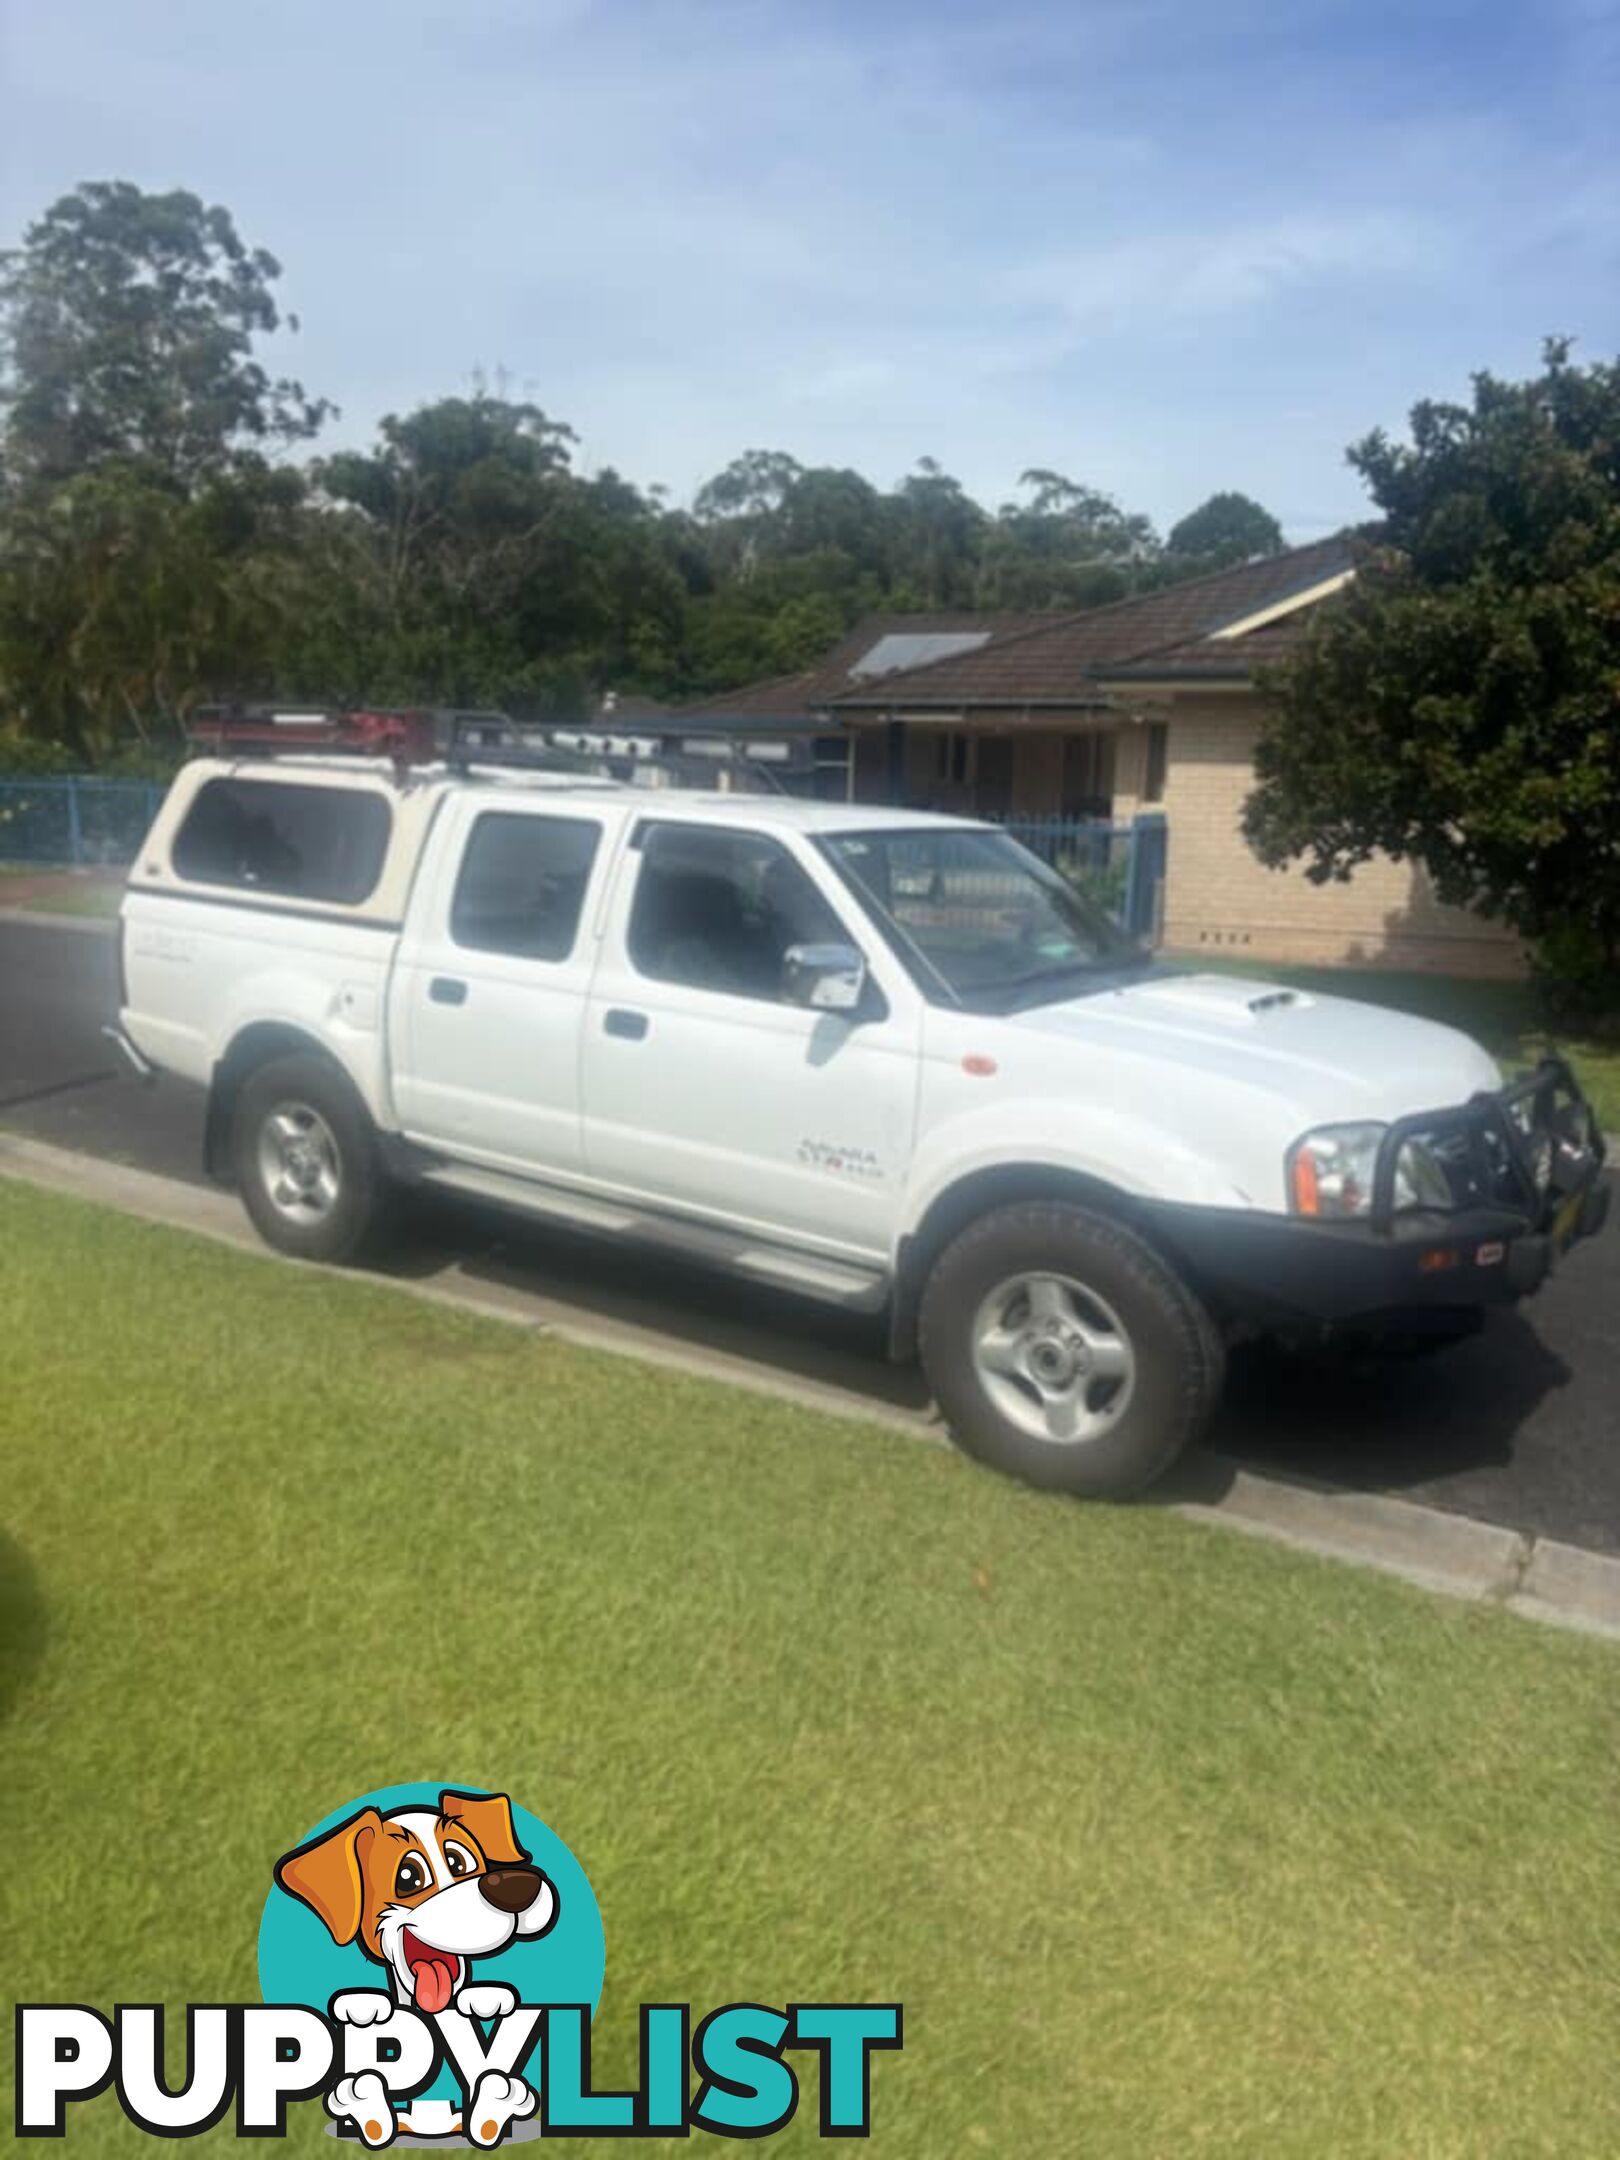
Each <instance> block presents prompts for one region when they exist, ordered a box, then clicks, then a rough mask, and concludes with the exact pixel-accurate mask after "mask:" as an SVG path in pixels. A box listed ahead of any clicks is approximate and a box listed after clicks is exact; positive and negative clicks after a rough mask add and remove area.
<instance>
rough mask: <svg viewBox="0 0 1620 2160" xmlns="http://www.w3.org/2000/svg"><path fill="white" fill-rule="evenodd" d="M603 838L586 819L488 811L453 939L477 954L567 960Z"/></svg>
mask: <svg viewBox="0 0 1620 2160" xmlns="http://www.w3.org/2000/svg"><path fill="white" fill-rule="evenodd" d="M601 837H602V828H601V826H600V825H597V824H595V823H593V822H592V821H591V820H589V819H586V818H553V817H523V816H514V815H512V814H511V813H509V812H507V811H502V810H486V811H484V812H482V813H481V815H480V816H479V818H478V820H477V822H476V823H475V824H474V826H473V829H472V837H471V838H470V839H469V840H468V842H467V852H466V854H465V855H464V856H463V857H462V859H461V874H460V876H459V877H458V878H457V879H456V891H455V897H454V899H453V900H452V901H451V903H450V935H451V937H452V938H453V939H454V940H455V942H456V943H457V944H458V945H465V946H468V947H470V949H471V950H472V951H474V952H493V953H514V954H517V955H518V956H519V957H521V958H523V959H525V960H566V959H567V958H568V955H569V954H570V953H571V952H572V951H573V949H574V936H575V933H576V932H577V930H578V929H579V916H580V910H581V908H582V907H583V906H584V905H585V887H586V885H587V884H588V883H589V881H590V875H591V865H592V863H593V862H594V861H595V860H596V847H597V842H598V841H599V840H600V839H601Z"/></svg>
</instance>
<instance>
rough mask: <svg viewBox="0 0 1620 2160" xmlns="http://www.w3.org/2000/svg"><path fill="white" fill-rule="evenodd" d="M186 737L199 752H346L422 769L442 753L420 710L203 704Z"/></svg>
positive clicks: (429, 722) (430, 718) (427, 717)
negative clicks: (292, 709)
mask: <svg viewBox="0 0 1620 2160" xmlns="http://www.w3.org/2000/svg"><path fill="white" fill-rule="evenodd" d="M187 736H188V739H189V740H190V741H191V742H193V743H195V744H196V745H197V746H198V747H199V748H200V749H208V750H225V751H230V750H248V751H254V752H257V753H258V754H260V755H263V754H264V753H266V752H268V753H270V754H271V755H274V754H276V753H277V752H282V753H286V752H289V751H294V752H296V751H299V750H336V751H347V752H349V753H350V754H351V755H354V756H357V757H391V758H393V759H394V760H395V762H396V763H397V764H401V765H422V764H427V763H429V762H431V760H433V759H434V758H436V757H440V756H442V755H443V753H442V751H441V750H440V748H439V746H438V744H437V742H436V741H435V739H434V738H435V730H434V725H433V716H432V715H431V714H430V713H425V712H271V711H267V710H259V709H254V708H241V707H229V706H204V707H203V708H202V709H201V710H199V711H198V712H197V713H196V714H195V715H194V716H193V718H192V722H191V725H190V727H189V728H188V729H187Z"/></svg>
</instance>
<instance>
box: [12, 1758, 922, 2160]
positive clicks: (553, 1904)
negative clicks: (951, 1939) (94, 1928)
mask: <svg viewBox="0 0 1620 2160" xmlns="http://www.w3.org/2000/svg"><path fill="white" fill-rule="evenodd" d="M272 1877H273V1880H272V1887H271V1889H270V1893H269V1896H268V1898H267V1899H266V1902H265V1908H264V1916H263V1919H262V1921H261V1923H260V1927H259V1985H260V1988H261V1990H262V1993H263V1997H264V2000H263V2002H262V2003H251V2004H250V2003H201V2004H198V2003H194V2004H191V2005H190V2006H189V2007H188V2009H187V2011H186V2034H185V2069H184V2077H183V2082H182V2083H180V2084H179V2085H178V2086H170V2085H169V2084H168V2082H167V2081H166V2077H165V2060H164V2058H165V2035H164V2020H163V2011H162V2008H161V2006H159V2005H156V2004H149V2003H121V2004H119V2005H118V2006H117V2008H116V2009H115V2010H114V2012H113V2014H112V2016H111V2017H110V2018H108V2017H106V2016H104V2015H103V2014H102V2012H100V2011H99V2010H94V2009H89V2008H86V2007H85V2006H83V2005H81V2004H65V2003H27V2004H21V2005H19V2006H18V2010H17V2021H16V2056H17V2059H16V2077H17V2117H16V2129H17V2135H18V2136H19V2137H62V2136H64V2135H65V2134H66V2133H67V2131H68V2129H69V2128H70V2125H71V2117H72V2111H73V2110H74V2109H76V2108H77V2107H79V2106H82V2104H83V2103H84V2102H85V2101H87V2100H90V2099H92V2098H94V2097H95V2096H96V2095H97V2094H99V2093H102V2092H104V2091H105V2090H106V2089H107V2087H108V2086H109V2085H110V2086H112V2087H113V2088H114V2089H115V2091H116V2094H117V2099H118V2104H119V2106H120V2107H121V2108H122V2110H123V2112H124V2114H125V2115H126V2116H127V2117H128V2118H129V2120H130V2121H131V2122H132V2123H134V2124H136V2125H137V2127H139V2128H140V2129H142V2130H146V2131H149V2132H150V2133H151V2134H152V2135H153V2136H155V2137H170V2138H173V2137H190V2136H194V2135H195V2134H196V2133H197V2132H199V2131H202V2130H207V2129H211V2128H213V2127H214V2126H215V2125H216V2124H218V2123H221V2122H223V2121H224V2120H225V2118H226V2116H227V2115H228V2114H230V2113H231V2111H232V2108H233V2106H234V2110H235V2129H236V2135H237V2136H238V2137H244V2138H247V2137H281V2136H282V2135H284V2133H285V2131H286V2126H287V2110H288V2108H289V2107H290V2106H293V2105H295V2104H298V2103H300V2102H309V2101H314V2100H316V2099H319V2100H320V2101H321V2102H322V2103H323V2104H324V2106H325V2109H326V2112H327V2114H328V2115H329V2116H330V2117H331V2118H332V2126H333V2129H334V2130H335V2132H336V2134H337V2135H338V2136H340V2137H349V2138H353V2139H358V2140H359V2141H360V2142H361V2143H363V2144H364V2145H366V2146H368V2147H371V2148H372V2149H374V2150H375V2149H379V2148H381V2147H384V2146H388V2145H391V2144H392V2143H393V2142H394V2140H395V2139H396V2138H398V2137H401V2136H408V2137H410V2138H411V2139H413V2140H422V2139H427V2140H433V2141H441V2142H443V2143H445V2144H447V2145H464V2144H466V2145H473V2146H476V2147H482V2148H484V2149H488V2148H490V2147H493V2146H496V2145H499V2144H500V2143H502V2141H503V2140H506V2139H511V2140H513V2141H514V2142H516V2141H520V2140H524V2139H528V2138H533V2137H547V2136H553V2137H563V2136H568V2137H580V2136H590V2137H646V2136H650V2135H655V2134H659V2133H662V2134H664V2135H666V2136H676V2137H683V2136H686V2135H687V2134H688V2133H689V2132H690V2131H691V2130H694V2129H696V2130H708V2131H711V2132H713V2133H715V2134H716V2135H718V2136H721V2137H746V2138H757V2137H766V2136H769V2135H770V2134H771V2133H772V2132H774V2131H777V2130H780V2129H782V2128H783V2127H784V2126H785V2125H786V2124H787V2123H788V2122H790V2121H791V2120H792V2118H793V2116H794V2115H795V2113H796V2112H797V2110H798V2106H799V2098H800V2094H799V2079H798V2075H797V2072H796V2070H795V2068H794V2065H793V2063H792V2062H791V2061H790V2060H789V2057H790V2055H792V2054H794V2053H799V2054H810V2055H814V2056H815V2057H816V2058H818V2061H819V2069H820V2079H819V2082H820V2095H821V2100H820V2131H821V2135H822V2136H823V2137H865V2136H866V2135H868V2133H869V2131H870V2128H871V2073H872V2056H873V2054H874V2053H875V2052H878V2051H880V2050H884V2049H898V2048H899V2046H900V2045H901V2011H900V2005H899V2004H898V2003H790V2004H788V2005H787V2007H786V2008H785V2009H782V2010H775V2009H772V2008H770V2007H769V2006H767V2005H765V2004H762V2003H727V2004H725V2005H723V2006H721V2007H720V2008H718V2009H714V2010H710V2011H709V2012H707V2014H706V2015H704V2016H703V2017H701V2018H699V2019H698V2020H697V2021H696V2022H695V2023H694V2019H693V2013H692V2008H691V2006H690V2005H689V2004H687V2003H679V2002H675V2003H643V2004H642V2006H641V2018H640V2038H641V2055H640V2077H639V2080H638V2082H637V2084H636V2086H635V2087H634V2089H633V2090H629V2091H603V2092H598V2091H596V2090H595V2089H594V2087H593V2085H592V2080H591V2020H592V2018H593V2017H594V2016H595V2014H596V2006H597V2003H598V2001H599V2000H600V1997H601V1992H602V1977H603V1971H604V1966H605V1962H606V1948H605V1943H604V1938H603V1933H602V1919H601V1914H600V1913H599V1912H598V1910H597V1905H596V1899H595V1896H594V1894H593V1893H592V1890H591V1886H590V1883H589V1881H588V1880H587V1878H586V1875H585V1871H584V1870H583V1868H581V1866H580V1865H579V1862H578V1861H577V1860H576V1859H575V1858H574V1856H573V1854H572V1853H571V1852H570V1851H569V1850H568V1847H567V1846H566V1845H565V1844H564V1843H563V1841H562V1839H561V1838H559V1837H558V1836H557V1835H556V1833H555V1832H554V1831H553V1830H551V1829H549V1828H548V1827H547V1825H546V1824H545V1823H543V1822H542V1821H541V1820H540V1818H539V1817H538V1816H537V1815H533V1814H531V1813H530V1812H529V1811H528V1810H527V1809H525V1808H522V1807H518V1806H516V1805H514V1803H513V1802H512V1801H511V1800H510V1799H509V1798H508V1797H507V1795H506V1794H504V1793H486V1792H471V1791H464V1790H461V1789H459V1788H457V1787H453V1786H445V1785H440V1784H416V1785H398V1786H393V1787H390V1788H387V1789H386V1790H383V1791H379V1792H373V1793H367V1794H365V1795H363V1796H362V1797H361V1798H360V1799H358V1800H355V1801H352V1802H350V1804H349V1805H348V1806H347V1807H343V1808H338V1809H335V1810H334V1811H333V1812H332V1814H330V1815H328V1816H327V1817H326V1818H325V1819H324V1820H323V1821H321V1822H319V1823H317V1824H316V1825H315V1826H314V1828H313V1829H312V1830H310V1831H309V1832H308V1833H307V1834H306V1835H305V1836H304V1837H303V1838H301V1839H299V1841H298V1842H297V1843H296V1844H295V1845H293V1846H291V1847H290V1848H289V1849H288V1850H287V1851H286V1852H284V1853H283V1854H282V1855H281V1857H280V1858H279V1859H278V1860H277V1861H276V1862H275V1865H274V1868H273V1870H272Z"/></svg>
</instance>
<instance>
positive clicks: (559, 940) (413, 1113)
mask: <svg viewBox="0 0 1620 2160" xmlns="http://www.w3.org/2000/svg"><path fill="white" fill-rule="evenodd" d="M444 816H445V819H446V820H447V822H446V823H445V824H444V825H443V826H442V828H441V830H440V831H439V832H437V833H435V835H434V841H433V849H432V855H431V859H430V860H429V861H428V862H427V863H424V865H423V884H422V887H421V888H419V892H418V895H417V899H416V900H415V901H413V904H412V910H411V916H410V920H409V921H408V922H407V925H406V930H405V934H404V936H403V937H402V939H401V943H400V951H399V958H398V960H397V962H396V964H395V970H394V978H393V984H392V987H391V991H390V1001H389V1022H390V1038H391V1042H392V1046H393V1090H394V1107H395V1114H396V1116H397V1117H398V1120H399V1124H400V1129H401V1130H402V1131H403V1132H404V1133H405V1135H406V1136H407V1138H409V1139H412V1140H416V1141H419V1142H421V1143H423V1144H424V1145H427V1146H433V1147H439V1148H442V1149H444V1150H445V1151H446V1152H447V1153H450V1154H453V1155H455V1156H457V1157H458V1158H460V1159H462V1160H465V1161H468V1162H477V1163H484V1164H488V1165H489V1166H491V1167H494V1168H498V1169H506V1170H514V1171H519V1172H528V1173H531V1174H544V1173H545V1172H547V1171H561V1172H568V1171H577V1170H578V1169H579V1168H580V1165H581V1161H582V1146H581V1136H580V1112H579V1046H580V1029H581V1025H582V1023H583V1017H584V1011H585V999H586V993H587V990H588V988H589V984H590V976H591V969H592V965H593V962H594V958H595V949H596V948H595V940H594V938H593V936H592V934H591V926H592V924H593V922H594V921H595V917H596V907H597V900H598V897H599V895H600V893H601V891H602V889H603V885H604V882H605V880H606V878H607V875H608V858H609V856H610V855H611V853H612V850H613V845H614V843H615V841H616V840H617V838H618V837H619V835H620V833H621V832H622V828H623V823H624V817H623V813H622V812H620V811H617V810H616V809H614V808H611V807H609V806H606V805H603V804H601V803H593V804H589V805H587V804H585V803H582V802H579V801H577V800H574V799H572V798H570V797H569V796H567V795H559V796H556V797H553V798H550V799H548V800H540V801H529V802H526V801H524V800H523V799H522V797H521V796H519V795H517V794H516V792H515V791H514V793H513V795H512V796H511V798H510V799H508V800H502V799H500V798H498V797H496V798H492V797H490V796H483V797H464V798H460V799H453V800H452V801H451V802H450V803H449V804H448V805H447V806H446V811H445V813H444Z"/></svg>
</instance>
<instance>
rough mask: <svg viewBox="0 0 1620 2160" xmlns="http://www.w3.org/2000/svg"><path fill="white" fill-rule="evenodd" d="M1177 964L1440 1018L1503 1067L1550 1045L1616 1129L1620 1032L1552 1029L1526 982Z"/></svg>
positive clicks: (1256, 964)
mask: <svg viewBox="0 0 1620 2160" xmlns="http://www.w3.org/2000/svg"><path fill="white" fill-rule="evenodd" d="M1165 959H1166V960H1167V961H1171V962H1174V963H1175V964H1176V965H1178V966H1186V967H1194V966H1196V967H1207V968H1209V969H1211V970H1213V971H1216V972H1219V973H1223V974H1224V973H1234V974H1242V975H1258V976H1263V977H1264V978H1265V979H1266V981H1267V982H1281V983H1292V984H1294V985H1295V986H1296V987H1297V988H1298V989H1301V990H1315V991H1320V992H1321V993H1322V994H1323V995H1324V996H1333V997H1348V998H1365V999H1366V1001H1367V1003H1368V1004H1369V1005H1392V1006H1394V1007H1395V1009H1396V1010H1397V1011H1399V1012H1410V1013H1420V1014H1422V1015H1423V1016H1424V1018H1426V1019H1429V1020H1443V1021H1444V1022H1445V1023H1446V1024H1447V1026H1448V1027H1457V1028H1461V1029H1463V1030H1464V1032H1465V1033H1466V1034H1469V1035H1472V1036H1474V1037H1475V1038H1476V1039H1477V1040H1478V1041H1480V1042H1482V1043H1483V1044H1484V1045H1485V1047H1486V1049H1488V1050H1489V1051H1490V1052H1491V1054H1492V1056H1493V1057H1495V1058H1496V1059H1497V1061H1498V1063H1500V1064H1501V1065H1502V1066H1503V1067H1504V1068H1514V1067H1518V1066H1524V1065H1533V1064H1534V1063H1535V1061H1536V1059H1537V1058H1538V1057H1539V1056H1540V1055H1541V1053H1542V1051H1543V1050H1545V1049H1547V1048H1548V1047H1549V1046H1551V1047H1553V1048H1556V1049H1558V1050H1561V1051H1562V1052H1563V1053H1564V1055H1565V1056H1566V1057H1567V1058H1568V1059H1569V1060H1570V1063H1571V1064H1572V1065H1573V1066H1574V1067H1575V1070H1576V1072H1577V1074H1578V1075H1579V1076H1580V1081H1581V1085H1582V1086H1583V1087H1584V1088H1585V1089H1586V1092H1587V1094H1588V1095H1589V1096H1590V1097H1591V1099H1592V1103H1593V1106H1594V1108H1595V1109H1596V1110H1597V1112H1598V1114H1599V1116H1600V1118H1601V1119H1602V1121H1603V1126H1604V1129H1605V1131H1607V1132H1611V1133H1620V1032H1617V1033H1616V1034H1615V1035H1612V1036H1610V1037H1609V1038H1608V1039H1607V1040H1605V1041H1598V1040H1595V1039H1594V1038H1592V1037H1590V1036H1583V1035H1579V1034H1571V1033H1563V1032H1559V1031H1557V1030H1553V1031H1549V1029H1548V1027H1547V1024H1546V1022H1545V1021H1544V1020H1542V1019H1541V1018H1540V1017H1539V1016H1538V1014H1537V1010H1536V1000H1535V994H1534V992H1533V991H1532V990H1531V988H1530V986H1529V984H1528V983H1519V982H1469V981H1467V980H1465V979H1464V978H1463V977H1461V976H1456V975H1402V974H1394V973H1390V972H1388V971H1386V970H1385V969H1382V968H1300V967H1274V966H1271V965H1269V964H1268V963H1267V962H1265V961H1263V960H1231V959H1227V958H1225V957H1224V956H1223V957H1220V958H1216V957H1214V956H1212V955H1210V954H1206V953H1202V952H1195V953H1166V954H1165Z"/></svg>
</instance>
